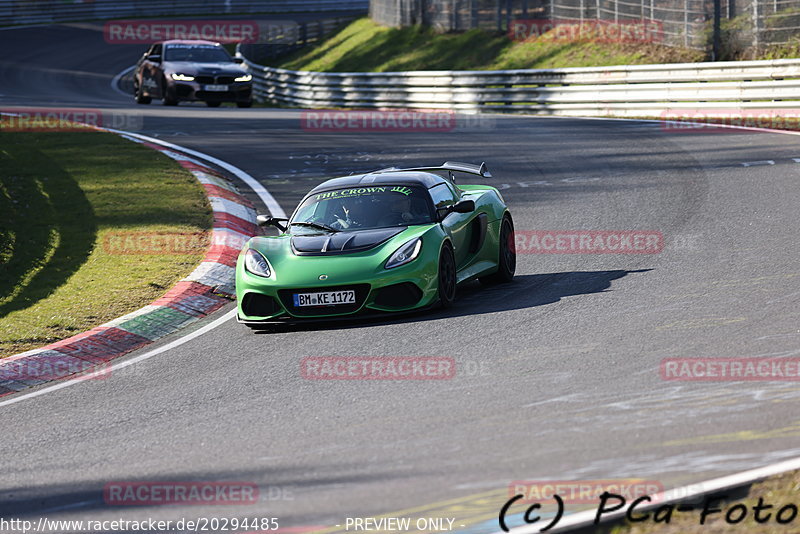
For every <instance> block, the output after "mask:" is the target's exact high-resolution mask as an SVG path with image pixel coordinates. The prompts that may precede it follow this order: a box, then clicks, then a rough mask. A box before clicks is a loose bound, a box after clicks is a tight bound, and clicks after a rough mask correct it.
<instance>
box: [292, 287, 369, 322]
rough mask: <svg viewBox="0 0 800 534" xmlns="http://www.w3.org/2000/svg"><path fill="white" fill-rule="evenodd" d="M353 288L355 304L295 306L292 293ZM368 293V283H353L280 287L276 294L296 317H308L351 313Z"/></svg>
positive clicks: (365, 298) (360, 304)
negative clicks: (329, 285) (345, 284)
mask: <svg viewBox="0 0 800 534" xmlns="http://www.w3.org/2000/svg"><path fill="white" fill-rule="evenodd" d="M348 290H354V291H355V292H356V303H355V304H334V305H330V306H295V305H294V295H295V294H296V293H321V292H324V291H348ZM367 295H369V284H353V285H349V286H331V287H304V288H297V289H280V290H278V296H279V297H280V299H281V303H282V304H283V307H284V308H286V309H287V310H288V311H289V313H291V314H292V315H296V316H298V317H308V316H310V315H337V314H340V313H353V312H354V311H356V310H358V309H359V308H360V307H361V306H362V305H363V304H364V301H365V300H367Z"/></svg>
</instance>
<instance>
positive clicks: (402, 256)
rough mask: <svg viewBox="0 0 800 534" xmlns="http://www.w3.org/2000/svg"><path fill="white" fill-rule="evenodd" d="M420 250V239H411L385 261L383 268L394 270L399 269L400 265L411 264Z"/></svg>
mask: <svg viewBox="0 0 800 534" xmlns="http://www.w3.org/2000/svg"><path fill="white" fill-rule="evenodd" d="M420 250H422V238H421V237H417V238H415V239H412V240H411V241H409V242H408V243H404V244H403V245H402V246H401V247H400V248H398V249H397V250H395V251H394V254H392V255H391V256H389V259H388V260H386V264H385V265H384V267H386V268H387V269H394V268H395V267H400V266H401V265H405V264H406V263H409V262H412V261H414V260H415V259H416V258H417V256H419V252H420Z"/></svg>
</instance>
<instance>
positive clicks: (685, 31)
mask: <svg viewBox="0 0 800 534" xmlns="http://www.w3.org/2000/svg"><path fill="white" fill-rule="evenodd" d="M683 46H684V47H686V48H689V0H683Z"/></svg>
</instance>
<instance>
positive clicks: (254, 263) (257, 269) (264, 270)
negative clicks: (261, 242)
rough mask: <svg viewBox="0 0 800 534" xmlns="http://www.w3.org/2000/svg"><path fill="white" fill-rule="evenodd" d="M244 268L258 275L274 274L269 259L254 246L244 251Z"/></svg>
mask: <svg viewBox="0 0 800 534" xmlns="http://www.w3.org/2000/svg"><path fill="white" fill-rule="evenodd" d="M244 268H245V269H247V271H248V272H251V273H253V274H255V275H258V276H269V275H270V274H272V271H270V268H269V263H268V262H267V259H266V258H265V257H264V256H262V255H261V254H260V253H259V252H258V251H256V250H254V249H252V248H249V249H247V252H245V253H244Z"/></svg>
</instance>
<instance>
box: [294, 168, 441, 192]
mask: <svg viewBox="0 0 800 534" xmlns="http://www.w3.org/2000/svg"><path fill="white" fill-rule="evenodd" d="M445 182H447V180H446V179H445V178H442V177H441V176H439V175H438V174H433V173H431V172H419V171H410V172H409V171H406V172H404V171H397V172H393V171H383V172H380V173H367V174H354V175H353V176H343V177H341V178H332V179H330V180H327V181H325V182H322V183H321V184H319V185H318V186H317V187H315V188H314V189H312V190H311V191H309V194H312V193H319V192H320V191H330V190H331V189H341V188H343V187H357V186H361V185H397V184H408V185H419V186H422V187H425V188H430V187H433V186H434V185H437V184H442V183H445Z"/></svg>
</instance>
